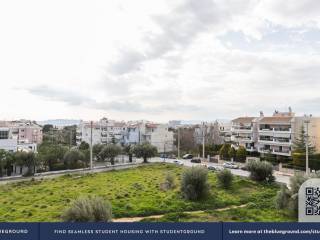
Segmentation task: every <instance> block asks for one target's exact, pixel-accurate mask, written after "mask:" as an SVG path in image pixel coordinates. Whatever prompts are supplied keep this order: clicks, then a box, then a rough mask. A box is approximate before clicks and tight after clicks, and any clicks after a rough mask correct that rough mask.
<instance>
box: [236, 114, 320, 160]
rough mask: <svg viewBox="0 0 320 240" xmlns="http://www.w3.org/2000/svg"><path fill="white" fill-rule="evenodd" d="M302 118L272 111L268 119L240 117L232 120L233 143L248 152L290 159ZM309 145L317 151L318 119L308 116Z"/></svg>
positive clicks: (318, 136) (319, 143) (318, 142)
mask: <svg viewBox="0 0 320 240" xmlns="http://www.w3.org/2000/svg"><path fill="white" fill-rule="evenodd" d="M302 126H304V127H305V117H296V116H295V114H294V113H293V112H292V111H291V109H290V110H289V112H278V111H275V112H274V114H273V115H272V116H270V117H265V116H264V115H263V113H261V114H260V117H240V118H236V119H234V120H232V128H231V131H232V142H233V144H234V146H235V147H238V146H244V147H245V148H246V150H247V151H249V152H259V153H262V154H266V153H271V154H274V155H277V156H287V157H290V156H291V154H292V150H293V145H294V141H295V140H296V139H297V138H298V137H299V134H300V130H301V127H302ZM308 135H309V139H310V141H311V143H312V144H313V145H314V146H315V147H316V150H317V151H318V152H319V151H320V118H318V117H311V118H310V124H309V129H308Z"/></svg>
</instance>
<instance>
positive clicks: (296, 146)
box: [293, 125, 316, 155]
mask: <svg viewBox="0 0 320 240" xmlns="http://www.w3.org/2000/svg"><path fill="white" fill-rule="evenodd" d="M308 146H309V155H312V154H314V153H315V151H316V149H315V147H314V146H313V145H312V143H311V142H310V136H309V141H308ZM293 151H294V152H295V153H303V154H306V131H305V130H304V126H303V125H302V126H301V128H300V133H299V136H298V138H296V139H295V141H294V142H293Z"/></svg>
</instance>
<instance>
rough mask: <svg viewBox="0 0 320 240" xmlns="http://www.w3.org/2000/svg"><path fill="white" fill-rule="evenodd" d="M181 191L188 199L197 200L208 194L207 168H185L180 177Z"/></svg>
mask: <svg viewBox="0 0 320 240" xmlns="http://www.w3.org/2000/svg"><path fill="white" fill-rule="evenodd" d="M181 192H182V194H183V197H184V198H186V199H188V200H199V199H203V198H206V197H207V196H208V195H209V183H208V170H207V169H206V168H203V167H191V168H187V169H186V170H185V171H184V172H183V174H182V179H181Z"/></svg>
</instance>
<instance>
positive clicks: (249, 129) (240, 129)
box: [232, 127, 253, 133]
mask: <svg viewBox="0 0 320 240" xmlns="http://www.w3.org/2000/svg"><path fill="white" fill-rule="evenodd" d="M232 132H235V133H252V132H253V129H252V128H249V127H248V128H245V127H240V128H237V127H233V128H232Z"/></svg>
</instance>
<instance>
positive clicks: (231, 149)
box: [228, 147, 236, 161]
mask: <svg viewBox="0 0 320 240" xmlns="http://www.w3.org/2000/svg"><path fill="white" fill-rule="evenodd" d="M228 155H229V157H230V158H231V159H233V161H235V160H236V150H235V149H234V147H230V149H229V152H228Z"/></svg>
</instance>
